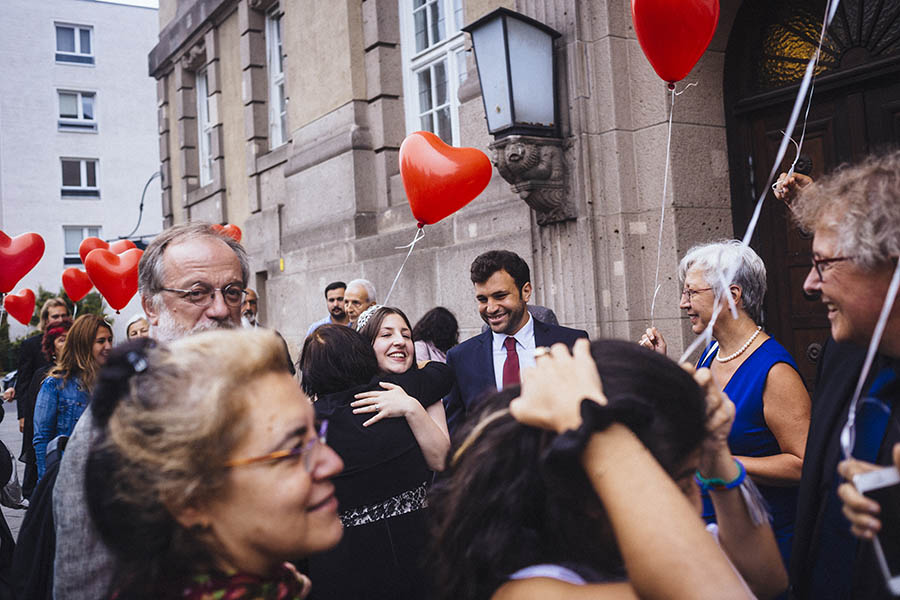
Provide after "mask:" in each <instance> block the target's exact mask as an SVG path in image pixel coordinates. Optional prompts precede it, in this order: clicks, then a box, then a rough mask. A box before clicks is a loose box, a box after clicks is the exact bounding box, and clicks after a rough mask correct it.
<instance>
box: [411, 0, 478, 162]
mask: <svg viewBox="0 0 900 600" xmlns="http://www.w3.org/2000/svg"><path fill="white" fill-rule="evenodd" d="M457 1H459V9H457V7H456V6H455V3H456V2H457ZM413 2H414V0H398V4H399V13H400V39H401V43H400V50H401V57H402V63H403V106H404V112H405V115H406V131H407V133H412V132H413V131H420V130H423V127H422V122H421V119H422V117H424V116H425V115H427V114H430V115H431V117H432V129H431V130H433V129H434V128H435V121H434V119H435V116H434V115H436V114H437V111H438V110H439V108H442V107H444V106H448V107H449V108H450V134H451V139H450V140H445V141H446V142H447V143H449V144H451V145H453V146H459V145H460V133H459V104H460V103H459V97H458V92H459V86H460V85H461V84H462V81H464V79H463V80H461V79H460V77H461V76H462V75H466V72H465V52H466V38H465V34H464V33H463V31H462V29H461V27H462V26H463V23H462V22H457V21H456V19H457V15H458V14H461V13H458V12H457V10H459V11H461V10H462V2H461V0H425V2H424V4H423V6H422V7H420V8H419V9H415V8H414V4H413ZM437 3H441V4H442V5H443V8H444V15H445V18H444V28H445V29H444V39H442V40H440V41H438V42H436V43H433V44H431V45H430V46H428V47H426V48H425V49H424V50H422V51H416V32H415V15H414V13H415V12H416V11H417V10H422V9H424V10H425V11H426V36H429V37H430V28H428V17H427V15H429V14H430V13H429V8H428V7H429V6H434V5H436V4H437ZM457 24H458V25H459V27H460V28H456V25H457ZM441 61H445V63H446V77H447V102H446V103H445V104H442V105H440V106H435V104H434V102H435V99H436V91H437V83H436V81H435V77H434V66H435V65H437V64H438V63H439V62H441ZM461 63H462V64H461ZM425 69H430V70H431V71H432V73H431V77H430V78H431V90H430V91H431V98H432V105H431V108H430V109H429V110H428V111H425V112H422V111H421V105H420V100H419V91H420V90H419V84H418V80H419V73H421V72H422V71H424V70H425Z"/></svg>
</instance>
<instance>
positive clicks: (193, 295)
mask: <svg viewBox="0 0 900 600" xmlns="http://www.w3.org/2000/svg"><path fill="white" fill-rule="evenodd" d="M160 289H161V290H162V291H164V292H172V293H174V294H181V297H182V298H183V299H184V300H187V301H188V302H190V303H191V304H193V305H194V306H199V307H200V308H206V307H207V306H209V305H210V304H212V303H213V301H214V300H215V299H216V292H222V298H223V299H224V300H225V304H227V305H228V306H240V305H241V304H242V303H243V302H244V296H246V295H247V290H245V289H244V288H242V287H241V284H239V283H229V284H228V285H226V286H225V287H222V288H214V287H213V286H211V285H209V284H206V283H198V284H196V285H195V286H193V287H191V289H189V290H179V289H176V288H160Z"/></svg>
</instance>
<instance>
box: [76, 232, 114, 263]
mask: <svg viewBox="0 0 900 600" xmlns="http://www.w3.org/2000/svg"><path fill="white" fill-rule="evenodd" d="M97 248H103V249H104V250H108V249H109V244H107V243H106V242H104V241H103V240H101V239H100V238H98V237H86V238H84V239H83V240H81V244H80V245H79V246H78V255H79V256H81V262H82V263H83V262H84V261H85V259H86V258H87V255H88V254H90V253H91V250H96V249H97Z"/></svg>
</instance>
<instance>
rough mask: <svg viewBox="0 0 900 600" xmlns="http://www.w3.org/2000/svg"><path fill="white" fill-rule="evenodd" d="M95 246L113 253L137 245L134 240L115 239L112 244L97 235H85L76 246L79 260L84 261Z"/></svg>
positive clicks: (119, 252) (120, 252)
mask: <svg viewBox="0 0 900 600" xmlns="http://www.w3.org/2000/svg"><path fill="white" fill-rule="evenodd" d="M97 248H103V249H104V250H109V251H110V252H112V253H113V254H122V253H123V252H125V251H126V250H131V249H132V248H137V246H135V245H134V242H132V241H131V240H116V241H115V242H113V243H112V244H108V243H106V242H104V241H103V240H101V239H100V238H98V237H86V238H84V239H83V240H81V245H79V246H78V254H79V255H80V256H81V262H84V259H86V258H87V255H88V254H90V253H91V250H96V249H97ZM76 302H77V300H76Z"/></svg>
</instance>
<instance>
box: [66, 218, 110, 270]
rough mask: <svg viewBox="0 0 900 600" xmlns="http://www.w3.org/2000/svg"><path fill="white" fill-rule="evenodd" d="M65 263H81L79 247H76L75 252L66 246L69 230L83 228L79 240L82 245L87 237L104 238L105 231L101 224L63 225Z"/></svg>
mask: <svg viewBox="0 0 900 600" xmlns="http://www.w3.org/2000/svg"><path fill="white" fill-rule="evenodd" d="M62 229H63V264H64V265H80V264H81V254H79V251H78V250H79V249H78V248H76V249H75V251H74V252H69V249H68V248H67V247H66V243H67V239H66V233H67V232H69V231H76V230H81V241H79V242H78V245H79V246H81V242H83V241H84V240H85V238H89V237H98V238H101V239H102V236H101V233H102V231H103V227H102V226H101V225H63V226H62Z"/></svg>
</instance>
